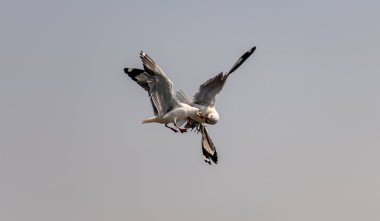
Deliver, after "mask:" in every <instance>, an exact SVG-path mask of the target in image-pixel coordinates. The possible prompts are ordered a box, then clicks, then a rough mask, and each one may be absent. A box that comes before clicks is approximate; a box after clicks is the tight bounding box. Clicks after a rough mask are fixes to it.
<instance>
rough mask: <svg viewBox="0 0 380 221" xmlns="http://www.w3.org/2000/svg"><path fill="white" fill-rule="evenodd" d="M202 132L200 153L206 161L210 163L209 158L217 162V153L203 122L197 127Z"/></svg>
mask: <svg viewBox="0 0 380 221" xmlns="http://www.w3.org/2000/svg"><path fill="white" fill-rule="evenodd" d="M199 129H200V131H201V133H202V153H203V157H204V160H205V162H206V163H208V164H211V160H212V161H213V162H214V163H215V164H217V163H218V154H217V152H216V149H215V146H214V143H213V142H212V140H211V137H210V136H209V135H208V132H207V130H206V127H205V126H204V125H203V124H200V127H199Z"/></svg>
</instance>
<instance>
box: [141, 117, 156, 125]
mask: <svg viewBox="0 0 380 221" xmlns="http://www.w3.org/2000/svg"><path fill="white" fill-rule="evenodd" d="M146 123H159V121H158V118H157V117H151V118H147V119H144V120H142V121H141V124H146Z"/></svg>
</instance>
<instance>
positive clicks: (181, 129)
mask: <svg viewBox="0 0 380 221" xmlns="http://www.w3.org/2000/svg"><path fill="white" fill-rule="evenodd" d="M178 130H179V131H180V132H181V134H182V133H185V132H187V129H186V128H179V127H178Z"/></svg>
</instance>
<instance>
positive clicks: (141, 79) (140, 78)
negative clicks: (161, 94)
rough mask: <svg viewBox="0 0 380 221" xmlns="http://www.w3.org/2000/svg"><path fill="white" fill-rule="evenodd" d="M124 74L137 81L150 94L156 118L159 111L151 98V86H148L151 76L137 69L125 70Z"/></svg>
mask: <svg viewBox="0 0 380 221" xmlns="http://www.w3.org/2000/svg"><path fill="white" fill-rule="evenodd" d="M124 72H125V73H126V74H127V75H128V76H129V77H130V78H132V80H134V81H136V82H137V84H139V85H140V86H141V87H142V88H144V89H145V90H146V91H147V92H148V95H149V98H150V99H149V100H150V102H151V104H152V107H153V113H154V115H155V116H157V115H158V110H157V108H156V106H155V105H154V103H153V100H152V98H151V97H150V88H149V84H148V79H149V78H152V77H151V76H149V74H148V73H146V72H145V71H144V70H141V69H136V68H124Z"/></svg>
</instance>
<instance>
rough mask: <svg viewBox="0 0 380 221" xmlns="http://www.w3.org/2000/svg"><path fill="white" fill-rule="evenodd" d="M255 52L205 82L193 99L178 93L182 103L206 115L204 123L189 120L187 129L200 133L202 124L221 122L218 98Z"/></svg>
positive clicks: (245, 55) (203, 119)
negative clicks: (225, 71) (216, 101)
mask: <svg viewBox="0 0 380 221" xmlns="http://www.w3.org/2000/svg"><path fill="white" fill-rule="evenodd" d="M255 50H256V47H253V48H251V49H250V50H248V51H247V52H245V53H244V54H243V55H242V56H241V57H240V58H239V59H238V60H237V61H236V62H235V63H234V65H233V66H232V68H231V69H230V70H229V71H228V72H227V73H225V74H223V72H221V73H219V74H218V75H216V76H214V77H213V78H210V79H209V80H207V81H206V82H204V83H203V84H202V85H201V86H199V88H198V91H197V92H196V93H195V94H194V96H193V98H192V99H189V98H188V97H187V95H186V94H185V93H184V92H183V91H182V90H179V91H177V93H176V96H177V98H178V99H179V100H180V101H181V102H184V103H187V104H189V105H191V106H193V107H196V108H198V109H199V110H201V112H202V113H203V114H204V115H205V118H202V121H193V120H192V119H189V121H188V122H187V124H186V125H185V128H192V129H194V128H197V129H198V131H200V128H198V126H199V124H200V123H207V124H211V125H214V124H216V123H217V122H218V121H219V113H218V111H216V109H215V99H216V96H217V95H218V94H219V93H220V91H222V89H223V86H224V84H225V83H226V81H227V78H228V76H230V74H232V72H234V71H235V70H236V69H238V68H239V67H240V65H242V64H243V63H244V61H245V60H247V58H249V56H251V55H252V54H253V52H254V51H255Z"/></svg>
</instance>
